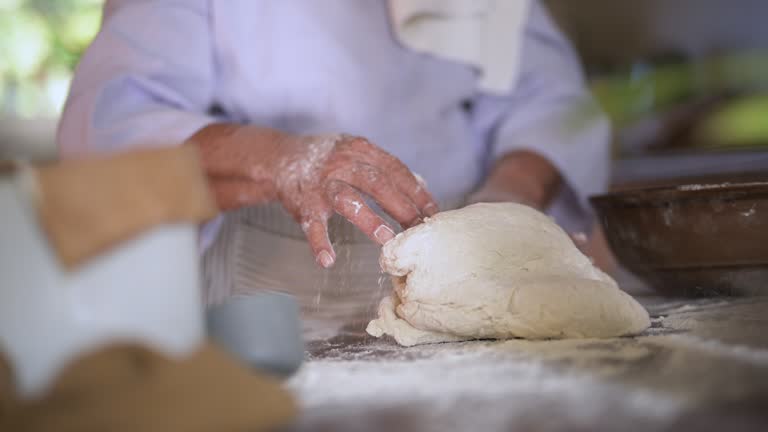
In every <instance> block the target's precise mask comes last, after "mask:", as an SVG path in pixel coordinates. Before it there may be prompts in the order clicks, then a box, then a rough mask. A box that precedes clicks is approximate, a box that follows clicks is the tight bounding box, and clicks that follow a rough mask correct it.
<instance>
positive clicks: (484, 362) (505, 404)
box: [289, 298, 768, 432]
mask: <svg viewBox="0 0 768 432" xmlns="http://www.w3.org/2000/svg"><path fill="white" fill-rule="evenodd" d="M643 303H644V304H645V305H646V306H647V307H648V309H649V311H650V312H651V314H652V316H654V318H653V326H652V328H650V329H649V330H647V331H646V332H645V333H644V334H643V335H642V336H640V337H637V338H614V339H600V340H595V339H582V340H557V341H525V340H509V341H501V342H492V341H476V342H463V343H451V344H436V345H424V346H419V347H413V348H402V347H399V346H397V345H395V344H394V343H393V342H391V341H387V340H377V339H374V338H371V337H369V336H366V335H365V334H364V333H363V331H362V329H363V326H364V323H365V320H364V317H362V316H361V317H360V320H358V321H355V322H348V323H346V325H345V326H342V328H340V329H339V330H338V331H337V332H336V336H335V337H333V338H330V339H318V340H314V341H311V342H310V343H309V347H310V353H309V361H308V362H307V363H306V364H305V366H304V367H303V368H302V370H301V371H300V372H299V374H297V375H296V376H294V377H293V378H292V379H291V380H290V382H289V387H290V388H291V389H293V390H294V392H295V393H296V394H297V396H298V397H299V399H300V400H301V402H302V404H303V406H304V407H305V410H304V418H303V420H302V423H301V424H300V425H298V426H297V428H296V429H297V430H301V431H303V430H334V431H342V432H343V431H345V430H349V431H361V430H374V431H375V430H382V431H391V430H396V431H398V432H405V431H417V430H418V431H432V430H434V431H452V430H456V431H459V430H483V431H497V430H499V431H501V430H542V431H548V430H553V431H554V430H558V431H559V430H642V431H662V430H664V431H666V430H671V429H675V430H678V429H679V430H726V429H727V430H750V431H751V430H755V431H758V430H765V426H766V425H768V334H767V333H768V332H766V329H768V299H751V300H722V299H721V300H699V301H689V300H681V301H669V300H659V299H656V298H646V299H644V301H643ZM308 323H309V324H312V321H311V317H310V319H309V320H308ZM337 328H338V327H337ZM315 331H317V326H316V327H315Z"/></svg>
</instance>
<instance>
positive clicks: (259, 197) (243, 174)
mask: <svg viewBox="0 0 768 432" xmlns="http://www.w3.org/2000/svg"><path fill="white" fill-rule="evenodd" d="M284 136H285V134H284V133H282V132H280V131H277V130H274V129H269V128H260V127H256V126H250V125H249V126H243V125H238V124H233V123H215V124H211V125H208V126H206V127H204V128H202V129H200V130H199V131H198V132H196V133H195V134H194V135H193V136H192V137H190V138H189V140H188V144H190V145H195V146H197V147H198V149H199V151H200V157H201V160H202V164H203V169H204V170H205V172H206V174H207V175H208V178H209V181H210V184H211V188H212V190H213V192H214V195H215V197H216V201H217V203H218V205H219V207H220V208H222V209H223V210H231V209H236V208H240V207H243V206H248V205H258V204H264V203H267V202H271V201H274V200H276V199H277V192H276V187H275V181H274V179H275V177H276V167H275V165H276V163H275V160H274V159H275V157H276V154H277V150H278V148H279V146H280V143H281V141H282V140H283V138H284Z"/></svg>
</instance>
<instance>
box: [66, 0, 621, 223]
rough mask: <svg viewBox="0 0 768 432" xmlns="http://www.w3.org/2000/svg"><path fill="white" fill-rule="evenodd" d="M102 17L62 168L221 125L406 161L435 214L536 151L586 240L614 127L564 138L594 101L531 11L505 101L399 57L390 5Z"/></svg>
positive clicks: (126, 9) (453, 69) (72, 102)
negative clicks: (434, 203)
mask: <svg viewBox="0 0 768 432" xmlns="http://www.w3.org/2000/svg"><path fill="white" fill-rule="evenodd" d="M467 1H469V0H467ZM510 1H514V0H510ZM106 8H107V9H106V13H105V21H104V24H103V27H102V29H101V31H100V32H99V34H98V36H97V37H96V39H95V41H94V42H93V44H92V45H91V47H90V48H89V49H88V50H87V52H86V54H85V55H84V57H83V59H82V61H81V63H80V65H79V67H78V69H77V72H76V75H75V79H74V82H73V85H72V90H71V93H70V95H69V99H68V102H67V105H66V108H65V112H64V115H63V118H62V122H61V125H60V128H59V134H58V143H59V146H60V149H61V151H62V154H63V155H64V156H76V155H79V154H83V153H88V152H96V151H117V150H125V149H129V148H134V147H137V146H146V145H169V144H173V143H178V142H180V141H183V140H185V139H186V138H188V137H189V136H191V135H192V134H194V133H195V132H196V131H197V130H199V129H200V128H202V127H204V126H205V125H206V124H209V123H211V122H214V121H222V120H226V121H234V122H243V123H253V124H258V125H262V126H270V127H274V128H279V129H282V130H285V131H288V132H294V133H300V134H315V133H335V132H344V133H350V134H356V135H361V136H365V137H367V138H369V139H370V140H371V141H373V142H374V143H376V144H377V145H379V146H380V147H382V148H384V149H385V150H387V151H389V152H391V153H393V154H394V155H396V156H397V157H399V158H400V159H402V160H403V161H404V162H405V163H406V164H407V165H408V166H409V167H410V168H411V169H412V170H413V171H415V172H417V173H419V174H420V175H421V176H422V177H423V178H424V179H425V180H426V181H427V184H428V185H429V187H430V190H431V192H432V193H433V194H434V195H435V197H436V198H437V199H438V200H439V201H455V200H457V199H460V198H461V197H463V196H465V195H466V194H468V193H469V192H471V191H472V190H473V189H474V188H476V187H477V186H478V185H479V184H480V182H481V181H482V180H483V178H484V176H485V174H486V172H487V167H488V165H489V164H490V163H491V162H492V161H493V160H494V159H496V158H498V157H500V156H502V155H504V154H505V153H507V152H509V151H512V150H517V149H529V150H533V151H536V152H538V153H540V154H541V155H543V156H545V157H547V158H548V159H549V160H550V161H552V162H553V163H554V164H555V165H556V166H557V167H558V168H559V169H560V171H561V172H562V173H563V175H564V178H565V180H566V187H564V188H563V191H562V192H561V194H560V195H559V197H558V198H557V200H556V202H555V204H553V208H552V209H551V211H552V212H553V213H554V215H555V217H556V218H557V219H558V221H559V222H560V223H561V224H563V225H565V226H566V228H567V229H570V230H584V229H585V228H586V227H587V223H588V222H589V214H590V213H589V206H588V202H587V199H586V198H587V197H588V196H589V195H591V194H594V193H598V192H600V191H602V190H603V189H604V188H605V186H606V183H607V179H608V161H609V135H610V133H609V127H608V124H607V122H606V120H605V118H604V117H602V116H599V115H598V116H595V117H592V118H591V119H590V120H589V122H588V123H586V124H584V123H583V124H581V125H580V127H577V128H574V127H573V125H572V124H571V123H569V121H568V120H569V119H571V117H572V116H571V114H573V110H574V108H575V107H578V106H582V105H583V104H584V103H585V101H587V102H589V101H590V99H589V98H590V95H589V92H588V90H587V89H586V87H585V85H584V78H583V75H582V73H581V70H580V67H579V63H578V60H577V58H576V56H575V55H574V52H573V50H572V48H571V46H570V44H569V43H568V41H567V40H566V39H565V38H564V37H563V35H562V34H561V33H560V32H559V31H558V30H557V28H556V27H555V25H554V23H553V22H552V20H551V18H550V17H549V16H548V14H547V13H546V11H545V10H544V8H543V6H541V5H540V4H539V3H537V2H534V4H533V6H532V7H531V9H530V12H529V13H530V16H529V17H528V19H527V23H526V26H525V30H524V31H525V34H524V41H523V47H522V58H521V59H520V61H521V72H520V77H519V79H518V83H517V84H516V86H515V88H514V89H513V90H512V91H511V92H510V93H509V94H506V95H490V94H486V93H483V92H482V91H480V90H479V87H478V76H477V73H476V71H475V70H473V69H472V67H470V66H468V65H465V64H460V63H454V62H451V61H447V60H442V59H438V58H435V57H432V56H429V55H424V54H418V53H415V52H412V51H410V50H408V49H406V48H404V47H403V46H401V45H400V44H399V43H398V42H397V41H396V39H395V38H394V36H393V34H392V30H391V27H390V22H389V16H388V13H387V4H386V1H384V0H322V1H311V0H226V1H211V0H208V1H206V0H118V1H115V0H113V1H111V2H109V3H108V4H107V7H106ZM213 107H218V108H219V109H220V110H219V111H218V112H219V113H218V114H211V113H212V112H213V111H212V108H213Z"/></svg>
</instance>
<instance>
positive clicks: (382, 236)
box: [373, 225, 395, 244]
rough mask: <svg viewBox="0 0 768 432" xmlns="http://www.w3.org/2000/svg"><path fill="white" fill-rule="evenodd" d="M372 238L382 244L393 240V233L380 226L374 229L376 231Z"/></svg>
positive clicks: (386, 227) (384, 226) (387, 228)
mask: <svg viewBox="0 0 768 432" xmlns="http://www.w3.org/2000/svg"><path fill="white" fill-rule="evenodd" d="M373 236H374V237H376V240H378V241H379V243H381V244H384V243H386V242H388V241H390V240H392V239H393V238H395V232H394V231H392V230H391V229H390V228H389V227H388V226H386V225H380V226H379V227H378V228H376V231H374V232H373Z"/></svg>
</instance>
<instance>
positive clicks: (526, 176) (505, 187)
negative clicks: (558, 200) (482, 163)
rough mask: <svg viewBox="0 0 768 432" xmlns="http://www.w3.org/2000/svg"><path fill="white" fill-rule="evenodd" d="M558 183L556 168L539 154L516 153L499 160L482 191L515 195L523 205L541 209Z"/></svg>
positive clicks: (552, 197)
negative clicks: (495, 191) (496, 191)
mask: <svg viewBox="0 0 768 432" xmlns="http://www.w3.org/2000/svg"><path fill="white" fill-rule="evenodd" d="M561 183H562V177H561V176H560V173H559V172H558V170H557V168H555V166H554V165H553V164H552V163H551V162H550V161H549V160H547V159H546V158H544V157H542V156H541V155H539V154H537V153H535V152H532V151H527V150H516V151H512V152H509V153H507V154H506V155H504V156H502V157H501V158H499V160H497V161H496V163H495V164H494V166H493V168H492V170H491V173H490V175H489V176H488V179H487V181H486V183H485V184H484V186H483V188H485V189H490V190H499V191H505V192H507V193H509V194H510V195H517V196H518V197H519V200H520V201H521V202H523V203H525V204H528V205H531V206H533V207H536V208H539V209H545V208H547V207H548V206H549V204H550V203H551V202H552V200H553V199H554V197H555V196H556V195H557V192H558V190H559V188H560V185H561Z"/></svg>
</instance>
